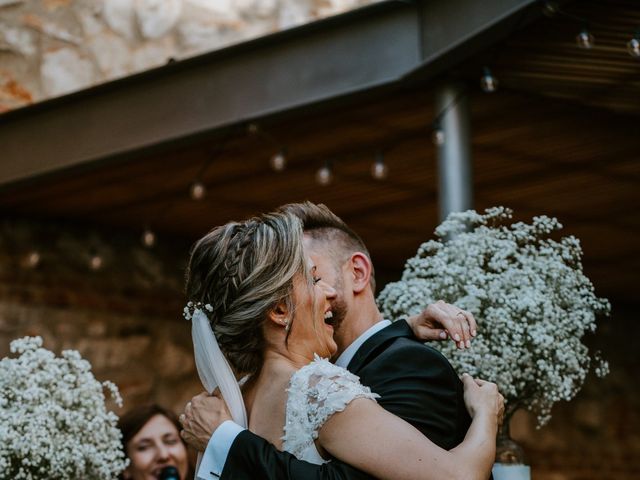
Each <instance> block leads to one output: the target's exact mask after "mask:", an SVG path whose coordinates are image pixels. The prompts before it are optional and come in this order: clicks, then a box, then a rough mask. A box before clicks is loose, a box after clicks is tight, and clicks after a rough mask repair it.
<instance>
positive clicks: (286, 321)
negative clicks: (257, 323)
mask: <svg viewBox="0 0 640 480" xmlns="http://www.w3.org/2000/svg"><path fill="white" fill-rule="evenodd" d="M282 325H284V331H285V332H288V331H289V329H290V328H291V324H290V323H289V319H288V318H287V319H286V320H284V321H283V322H282Z"/></svg>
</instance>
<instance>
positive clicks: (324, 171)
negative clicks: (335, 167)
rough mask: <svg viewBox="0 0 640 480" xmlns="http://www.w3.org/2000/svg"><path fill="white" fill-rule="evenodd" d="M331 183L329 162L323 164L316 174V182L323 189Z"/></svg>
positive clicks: (331, 175)
mask: <svg viewBox="0 0 640 480" xmlns="http://www.w3.org/2000/svg"><path fill="white" fill-rule="evenodd" d="M332 181H333V172H332V171H331V165H329V162H325V164H324V165H323V166H322V167H321V168H320V169H319V170H318V171H317V172H316V182H318V183H319V184H320V185H322V186H323V187H326V186H327V185H329V184H330V183H331V182H332Z"/></svg>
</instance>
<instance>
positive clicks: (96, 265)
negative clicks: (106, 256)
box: [89, 251, 104, 272]
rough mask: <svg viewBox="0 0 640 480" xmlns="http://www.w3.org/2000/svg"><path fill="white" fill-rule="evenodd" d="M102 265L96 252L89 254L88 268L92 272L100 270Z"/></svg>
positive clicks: (100, 258)
mask: <svg viewBox="0 0 640 480" xmlns="http://www.w3.org/2000/svg"><path fill="white" fill-rule="evenodd" d="M103 263H104V261H103V260H102V257H101V256H100V255H99V254H98V252H95V251H94V252H91V257H90V258H89V268H91V270H93V271H94V272H95V271H98V270H100V269H101V268H102V265H103Z"/></svg>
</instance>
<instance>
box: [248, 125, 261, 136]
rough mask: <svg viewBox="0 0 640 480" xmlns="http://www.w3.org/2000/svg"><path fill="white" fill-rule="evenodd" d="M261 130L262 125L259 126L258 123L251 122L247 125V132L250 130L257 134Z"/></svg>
mask: <svg viewBox="0 0 640 480" xmlns="http://www.w3.org/2000/svg"><path fill="white" fill-rule="evenodd" d="M259 131H260V127H259V126H258V124H257V123H250V124H249V125H247V132H249V134H251V135H255V134H256V133H258V132H259Z"/></svg>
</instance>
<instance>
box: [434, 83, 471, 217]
mask: <svg viewBox="0 0 640 480" xmlns="http://www.w3.org/2000/svg"><path fill="white" fill-rule="evenodd" d="M435 104H436V112H437V113H441V112H444V113H443V114H442V115H441V117H440V125H439V127H440V128H441V129H442V132H443V133H444V141H443V142H441V144H440V145H438V147H437V152H438V153H437V155H438V183H439V207H440V208H439V210H440V221H442V220H444V219H445V218H447V215H449V213H451V212H461V211H464V210H469V209H470V208H473V168H472V163H471V128H470V123H471V121H470V114H469V102H468V100H467V96H466V94H465V90H464V87H463V86H461V85H457V84H447V85H443V86H442V87H440V88H439V89H438V90H437V92H436V102H435Z"/></svg>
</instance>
